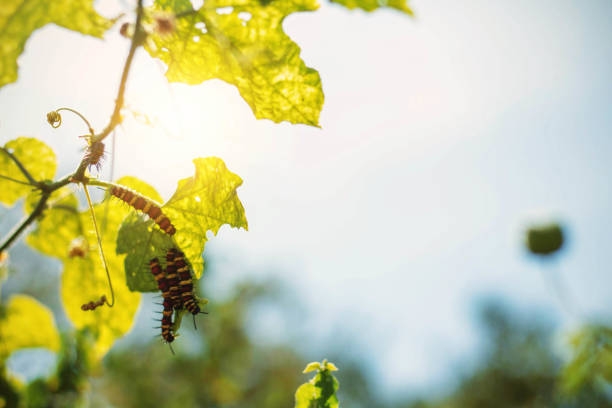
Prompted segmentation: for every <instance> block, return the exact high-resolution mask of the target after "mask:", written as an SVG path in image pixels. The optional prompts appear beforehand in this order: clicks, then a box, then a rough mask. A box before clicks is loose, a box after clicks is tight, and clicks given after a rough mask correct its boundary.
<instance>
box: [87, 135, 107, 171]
mask: <svg viewBox="0 0 612 408" xmlns="http://www.w3.org/2000/svg"><path fill="white" fill-rule="evenodd" d="M103 158H104V143H102V142H93V143H92V144H90V145H89V147H88V148H87V153H86V154H85V161H86V162H87V164H88V166H89V169H90V170H91V166H95V167H96V169H97V170H98V171H100V167H101V166H102V159H103Z"/></svg>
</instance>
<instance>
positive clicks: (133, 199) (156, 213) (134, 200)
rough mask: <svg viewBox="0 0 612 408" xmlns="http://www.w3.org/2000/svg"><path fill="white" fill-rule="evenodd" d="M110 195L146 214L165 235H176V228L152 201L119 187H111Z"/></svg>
mask: <svg viewBox="0 0 612 408" xmlns="http://www.w3.org/2000/svg"><path fill="white" fill-rule="evenodd" d="M110 193H111V195H113V196H115V197H117V198H118V199H120V200H121V201H124V202H126V203H127V204H128V205H129V206H130V207H134V208H135V209H136V210H138V211H142V212H143V213H145V214H147V215H148V216H149V217H150V218H151V219H152V220H153V221H155V223H156V224H157V225H158V226H159V228H160V229H161V230H162V231H164V232H165V233H166V234H168V235H170V236H172V235H174V234H175V233H176V228H174V225H172V222H170V219H169V218H168V217H167V216H166V215H165V214H164V213H163V211H162V209H161V208H160V207H159V206H158V205H157V204H155V203H154V202H153V201H151V200H149V199H147V198H145V197H143V196H141V195H140V194H138V193H136V192H134V191H132V190H130V189H127V188H124V187H119V186H112V187H111V188H110Z"/></svg>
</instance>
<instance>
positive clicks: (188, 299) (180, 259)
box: [168, 248, 200, 315]
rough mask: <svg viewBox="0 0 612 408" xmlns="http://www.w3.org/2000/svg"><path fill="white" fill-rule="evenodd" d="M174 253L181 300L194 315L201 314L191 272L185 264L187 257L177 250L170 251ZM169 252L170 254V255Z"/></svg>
mask: <svg viewBox="0 0 612 408" xmlns="http://www.w3.org/2000/svg"><path fill="white" fill-rule="evenodd" d="M170 251H172V252H174V254H175V255H174V264H175V265H176V272H177V274H178V278H179V287H180V292H181V299H182V301H183V305H184V306H185V309H187V310H189V312H190V313H191V314H193V315H197V314H198V313H200V306H198V303H197V302H196V300H195V297H194V296H193V281H192V279H191V272H190V270H189V266H187V264H186V263H185V255H184V254H183V253H182V252H181V251H179V250H178V249H176V248H172V249H170ZM170 251H168V253H170Z"/></svg>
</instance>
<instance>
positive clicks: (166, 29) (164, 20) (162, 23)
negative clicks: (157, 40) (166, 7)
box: [153, 13, 176, 35]
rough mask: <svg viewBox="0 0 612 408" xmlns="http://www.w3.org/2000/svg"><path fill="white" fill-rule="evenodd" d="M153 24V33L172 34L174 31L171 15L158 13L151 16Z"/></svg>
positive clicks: (174, 21)
mask: <svg viewBox="0 0 612 408" xmlns="http://www.w3.org/2000/svg"><path fill="white" fill-rule="evenodd" d="M153 20H154V22H155V28H154V29H155V32H156V33H157V34H159V35H168V34H172V33H173V32H174V30H175V29H176V20H175V18H174V15H173V14H169V13H158V14H156V15H155V16H153Z"/></svg>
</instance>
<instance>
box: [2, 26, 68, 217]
mask: <svg viewBox="0 0 612 408" xmlns="http://www.w3.org/2000/svg"><path fill="white" fill-rule="evenodd" d="M0 38H1V35H0ZM0 67H1V65H0ZM1 69H2V68H0V70H1ZM11 156H13V157H14V158H15V159H17V160H18V161H19V162H20V163H21V165H22V166H23V167H24V168H25V170H26V171H27V172H29V173H30V175H31V176H32V178H33V179H34V180H35V181H43V180H50V179H52V178H53V176H54V175H55V169H56V167H57V164H56V160H55V153H53V150H51V148H50V147H49V146H47V145H46V144H44V143H43V142H41V141H40V140H38V139H34V138H31V137H19V138H17V139H15V140H11V141H10V142H8V143H7V144H6V145H4V148H2V149H0V202H2V203H4V204H6V205H9V206H10V205H13V204H15V201H17V200H18V199H19V198H20V197H22V196H25V195H26V194H28V193H29V192H31V191H32V190H33V189H34V187H33V186H31V185H28V183H29V182H30V181H29V180H28V179H27V177H26V176H25V175H24V174H23V171H22V170H21V169H20V168H19V166H18V165H17V163H16V162H15V160H14V159H13V158H12V157H11Z"/></svg>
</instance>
